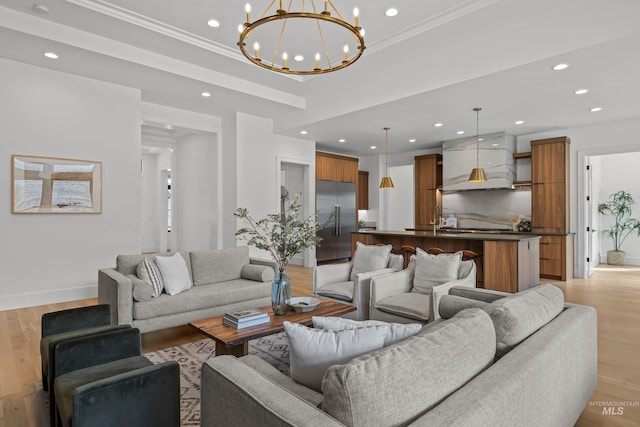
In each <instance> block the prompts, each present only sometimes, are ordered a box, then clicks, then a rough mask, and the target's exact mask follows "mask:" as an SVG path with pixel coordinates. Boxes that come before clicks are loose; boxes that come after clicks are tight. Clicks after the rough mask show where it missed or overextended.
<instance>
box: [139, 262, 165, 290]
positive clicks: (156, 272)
mask: <svg viewBox="0 0 640 427" xmlns="http://www.w3.org/2000/svg"><path fill="white" fill-rule="evenodd" d="M137 276H138V277H139V278H140V280H143V281H145V282H148V283H150V284H151V286H153V292H152V296H154V297H157V296H160V294H161V293H162V290H163V289H164V281H163V280H162V274H160V269H159V268H158V265H157V264H156V261H155V259H154V258H146V259H144V260H143V261H142V262H141V263H140V264H138V270H137Z"/></svg>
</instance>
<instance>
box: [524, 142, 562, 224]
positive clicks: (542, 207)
mask: <svg viewBox="0 0 640 427" xmlns="http://www.w3.org/2000/svg"><path fill="white" fill-rule="evenodd" d="M570 143H571V140H570V139H569V138H568V137H566V136H562V137H558V138H548V139H540V140H536V141H531V183H532V186H531V225H532V231H533V232H534V233H568V232H569V144H570Z"/></svg>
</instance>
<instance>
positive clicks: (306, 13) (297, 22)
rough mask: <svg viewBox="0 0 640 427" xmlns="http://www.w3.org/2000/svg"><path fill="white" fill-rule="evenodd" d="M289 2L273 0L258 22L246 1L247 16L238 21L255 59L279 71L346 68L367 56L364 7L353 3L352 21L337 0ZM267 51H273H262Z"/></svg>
mask: <svg viewBox="0 0 640 427" xmlns="http://www.w3.org/2000/svg"><path fill="white" fill-rule="evenodd" d="M320 1H322V0H320ZM287 3H288V5H287V8H286V9H285V7H284V5H283V1H282V0H279V7H276V6H275V4H276V0H271V2H270V4H269V6H267V8H266V9H265V11H264V12H263V13H262V14H261V15H260V17H259V18H258V19H257V20H256V21H253V22H252V21H251V6H250V5H249V3H247V5H246V6H245V12H246V21H245V22H244V24H240V25H239V26H238V31H239V32H240V41H238V46H240V50H241V51H242V53H243V54H244V56H246V57H247V59H249V61H251V62H253V63H254V64H256V65H258V66H260V67H263V68H266V69H268V70H271V71H275V72H278V73H284V74H301V75H312V74H324V73H330V72H332V71H337V70H341V69H343V68H345V67H348V66H349V65H351V64H353V63H354V62H356V61H357V60H358V59H359V58H360V56H362V52H363V51H364V49H365V45H364V30H363V29H362V28H361V27H360V26H359V23H358V15H359V11H358V8H354V9H353V19H354V23H353V25H351V24H350V23H348V22H347V21H346V20H345V19H344V18H343V17H342V15H341V14H340V12H338V9H336V7H335V6H334V4H333V1H331V0H323V3H324V4H323V5H322V9H321V10H320V9H319V8H318V7H317V6H316V0H306V1H305V0H288V2H287ZM294 3H296V4H297V7H296V8H295V9H294ZM318 3H319V2H318ZM266 52H268V56H261V54H264V53H266ZM290 55H291V56H290Z"/></svg>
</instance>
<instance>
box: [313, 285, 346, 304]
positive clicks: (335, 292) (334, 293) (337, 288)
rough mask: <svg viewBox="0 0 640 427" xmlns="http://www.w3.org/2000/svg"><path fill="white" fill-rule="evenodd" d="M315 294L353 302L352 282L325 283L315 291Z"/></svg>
mask: <svg viewBox="0 0 640 427" xmlns="http://www.w3.org/2000/svg"><path fill="white" fill-rule="evenodd" d="M316 294H318V295H322V296H325V297H331V298H337V299H341V300H344V301H349V302H351V301H353V282H335V283H327V284H326V285H324V286H322V287H321V288H318V289H316Z"/></svg>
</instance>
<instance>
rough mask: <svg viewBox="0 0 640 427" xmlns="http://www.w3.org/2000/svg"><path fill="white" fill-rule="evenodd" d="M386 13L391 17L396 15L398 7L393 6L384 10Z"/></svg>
mask: <svg viewBox="0 0 640 427" xmlns="http://www.w3.org/2000/svg"><path fill="white" fill-rule="evenodd" d="M384 14H385V15H387V16H389V17H391V16H396V15H397V14H398V9H395V8H393V7H391V8H389V9H387V10H386V11H385V12H384Z"/></svg>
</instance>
